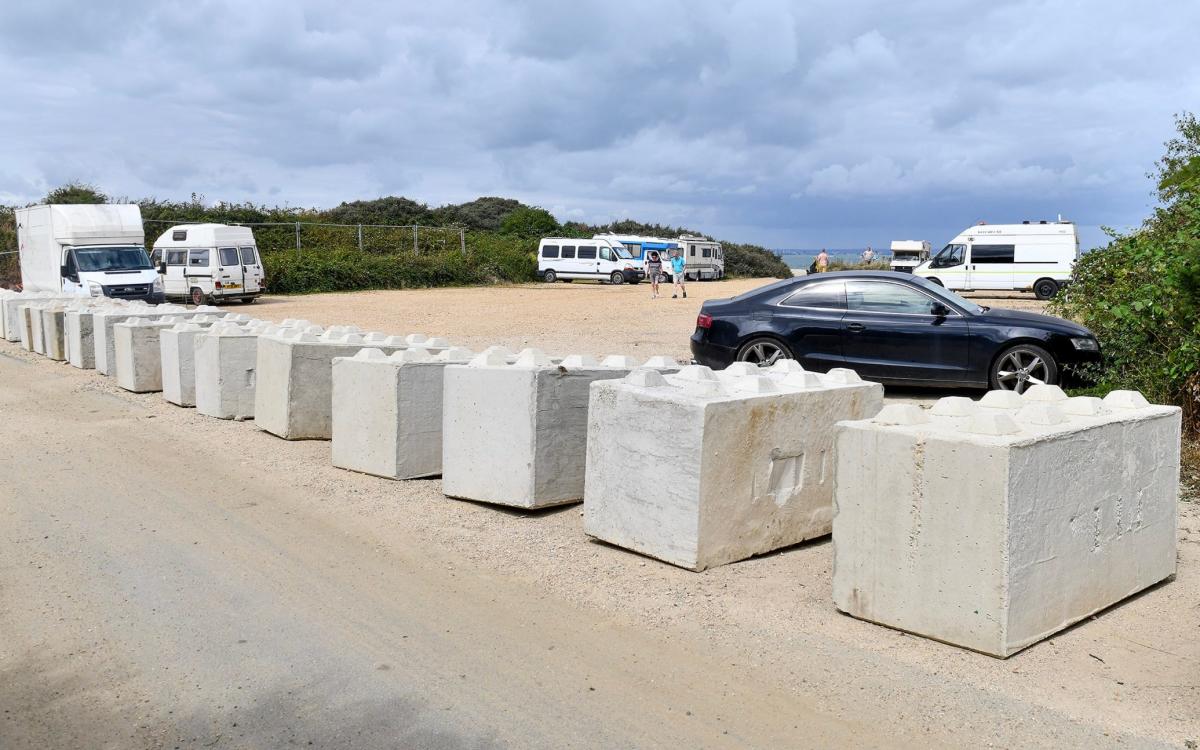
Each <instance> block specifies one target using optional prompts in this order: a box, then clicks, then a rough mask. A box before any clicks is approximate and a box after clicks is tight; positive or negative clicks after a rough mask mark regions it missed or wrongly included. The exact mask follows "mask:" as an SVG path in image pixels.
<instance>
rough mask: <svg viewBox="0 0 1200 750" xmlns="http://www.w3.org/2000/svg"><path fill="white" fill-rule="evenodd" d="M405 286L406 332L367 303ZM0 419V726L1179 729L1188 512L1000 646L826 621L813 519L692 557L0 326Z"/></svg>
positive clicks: (1194, 535) (1188, 678) (1192, 576)
mask: <svg viewBox="0 0 1200 750" xmlns="http://www.w3.org/2000/svg"><path fill="white" fill-rule="evenodd" d="M574 286H575V285H572V287H574ZM560 288H563V287H561V286H560ZM495 291H496V290H454V291H453V292H445V293H443V294H444V295H445V296H439V294H437V293H419V294H418V295H414V296H419V297H420V299H419V300H418V301H415V302H414V301H411V300H409V299H407V298H406V297H405V294H407V293H394V294H396V295H398V296H396V297H393V298H392V299H390V300H386V302H381V303H380V304H379V305H378V308H377V309H378V311H379V312H373V313H365V312H363V311H361V310H349V311H342V312H338V311H336V309H335V308H328V307H327V308H326V309H327V310H331V312H330V314H329V315H326V316H319V315H315V314H312V313H297V311H296V308H298V307H301V306H303V305H306V304H307V305H310V306H311V307H310V309H315V307H316V305H319V304H321V303H323V300H325V299H330V298H333V299H337V300H339V305H338V306H345V305H346V301H347V300H348V297H347V296H343V295H337V296H333V295H330V296H327V297H325V298H323V299H322V298H317V299H289V300H288V301H287V302H285V303H275V304H265V305H263V306H262V308H261V309H258V308H252V309H254V311H255V312H257V313H259V314H261V315H263V316H264V317H273V318H279V317H283V316H284V315H288V316H293V317H294V316H296V315H297V314H301V315H305V316H306V317H312V318H313V319H314V320H318V321H320V322H329V323H333V322H357V323H358V324H360V325H364V327H374V328H379V327H384V328H385V330H419V329H425V330H427V331H428V332H438V333H444V334H448V335H454V336H455V337H456V338H459V339H460V340H461V339H462V338H466V337H468V336H475V337H478V338H477V339H475V340H473V341H472V343H476V345H478V344H479V343H493V342H494V340H488V339H487V338H486V337H487V336H489V335H491V331H492V330H495V331H500V330H501V329H503V328H505V327H506V325H507V326H510V327H512V328H513V329H514V330H515V329H517V328H518V327H519V325H518V324H513V323H511V322H508V323H505V322H504V321H499V320H496V321H493V322H491V323H490V324H488V325H491V326H493V329H484V330H478V329H477V330H475V331H474V332H473V333H470V334H468V333H461V334H457V333H456V332H455V330H450V329H449V328H448V329H442V330H438V329H437V328H435V327H433V325H431V323H433V322H435V321H447V322H448V324H449V322H450V321H456V320H457V321H460V322H459V323H456V324H454V325H464V323H465V320H466V313H464V312H462V311H461V309H460V308H461V306H462V305H463V304H464V303H466V304H470V302H472V301H478V300H481V299H483V298H484V297H483V295H485V294H486V295H488V298H489V299H490V298H492V293H493V292H495ZM617 291H620V292H621V293H625V290H617ZM513 293H515V294H542V292H541V290H539V289H533V290H528V291H525V292H522V291H521V290H514V292H513ZM728 293H729V292H728V288H726V290H725V291H724V292H723V294H728ZM546 294H559V292H558V291H557V289H555V290H553V291H550V292H547V293H546ZM568 294H592V292H576V291H574V290H572V291H571V292H568ZM368 296H370V295H368ZM631 299H632V298H631ZM659 301H661V300H659ZM659 301H655V302H656V303H657V302H659ZM647 302H648V301H647ZM666 302H671V300H669V299H668V300H666ZM691 302H692V300H689V303H691ZM504 304H511V303H504ZM285 305H286V306H291V307H292V309H290V310H287V311H284V306H285ZM542 307H543V308H545V307H546V306H544V305H543V306H542ZM681 308H682V306H681ZM391 310H399V311H401V312H399V313H393V312H390V311H391ZM415 310H423V311H424V312H425V314H427V315H428V316H429V317H428V318H427V319H426V322H427V323H428V324H427V325H397V326H395V327H391V328H389V327H385V326H384V325H383V324H382V322H369V321H368V320H367V317H366V316H367V315H368V314H398V315H400V316H403V315H405V314H408V313H406V312H404V311H415ZM502 314H503V315H507V314H508V313H502ZM539 315H540V313H529V312H527V311H522V312H520V313H519V314H518V317H519V316H525V317H526V318H528V317H534V318H536V317H539ZM676 315H680V316H686V315H694V309H693V310H692V311H691V312H686V311H685V312H681V313H676ZM355 316H362V317H358V318H356V317H355ZM486 317H487V316H484V315H480V314H476V316H475V322H476V323H479V324H480V326H481V327H482V325H483V323H482V322H481V320H482V319H483V318H486ZM493 317H495V315H493ZM556 319H557V320H561V321H562V322H561V323H560V324H559V325H560V328H559V329H557V330H554V328H553V326H552V324H551V323H550V322H549V321H553V320H556ZM545 320H546V321H547V322H546V323H545V326H546V328H547V330H548V334H547V335H548V336H550V337H553V338H555V340H556V341H561V342H565V343H568V344H571V346H569V347H568V346H565V345H564V346H557V345H555V344H548V345H545V346H544V348H546V349H547V350H551V351H554V350H556V349H557V350H558V351H563V352H565V351H571V350H579V349H580V348H582V349H584V350H591V351H597V352H600V351H618V352H621V351H628V349H626V348H623V347H616V346H614V347H613V348H612V349H611V350H609V349H600V348H599V346H597V342H598V341H603V340H604V339H599V340H598V339H595V338H593V339H586V338H581V337H580V336H579V335H578V332H577V331H575V330H573V327H574V326H575V325H577V324H578V322H579V321H581V320H586V317H584V318H569V319H567V320H562V318H561V317H555V316H553V315H551V316H549V317H548V318H546V319H545ZM678 320H680V321H681V320H683V317H680V318H679V319H678ZM360 321H361V322H360ZM676 322H678V321H676ZM671 325H675V323H672V324H671ZM608 330H616V331H618V332H621V331H629V330H630V326H629V324H628V323H627V322H626V323H625V324H623V326H616V327H615V328H606V329H605V331H606V332H607V331H608ZM656 335H657V334H656ZM501 341H502V342H503V343H509V345H516V344H519V343H520V342H519V341H514V340H512V339H508V340H503V339H502V340H501ZM531 343H532V342H531ZM650 343H652V342H650ZM638 351H639V353H641V350H638ZM651 351H652V350H650V349H647V350H645V353H647V354H649V353H650V352H651ZM0 414H2V415H3V417H4V419H3V428H2V429H3V434H4V435H5V436H6V438H5V440H4V443H3V445H4V448H3V449H0V477H3V478H4V482H3V484H2V485H0V747H2V748H5V750H8V748H45V747H56V748H57V747H66V748H74V747H79V748H83V747H86V748H96V747H101V748H142V747H150V748H158V747H166V748H171V747H197V748H200V747H218V748H221V747H263V748H273V747H281V746H290V745H293V744H294V745H298V746H308V743H312V745H311V746H313V747H372V748H373V747H680V746H695V747H772V748H775V747H806V746H812V747H816V746H824V747H829V746H845V745H854V746H864V747H872V746H888V747H898V746H899V747H903V746H921V747H928V746H937V745H944V746H953V747H959V746H964V745H983V746H996V747H1013V746H1022V747H1068V746H1071V747H1083V746H1087V747H1109V746H1112V747H1118V746H1119V747H1180V746H1182V744H1183V743H1184V742H1185V741H1187V740H1194V739H1200V683H1198V682H1197V680H1198V676H1200V638H1198V637H1197V636H1200V630H1198V629H1197V628H1198V627H1200V624H1198V623H1200V575H1197V573H1198V572H1200V512H1198V509H1197V506H1196V505H1195V504H1191V503H1189V504H1185V505H1184V506H1183V512H1182V519H1181V530H1180V546H1179V550H1180V551H1179V563H1180V571H1179V576H1178V579H1177V580H1176V581H1174V582H1171V583H1169V584H1167V585H1163V586H1160V587H1157V588H1155V589H1153V590H1151V591H1149V592H1146V593H1145V594H1143V595H1141V596H1139V597H1135V598H1134V599H1132V600H1130V601H1128V602H1125V603H1123V604H1121V605H1120V606H1118V607H1116V608H1114V609H1113V610H1111V611H1109V612H1106V613H1103V614H1102V615H1101V616H1100V617H1098V618H1097V619H1095V620H1092V621H1088V622H1085V623H1082V624H1081V625H1079V626H1077V627H1075V628H1072V629H1070V630H1068V631H1067V632H1065V633H1061V634H1059V635H1058V636H1056V637H1054V638H1052V639H1050V640H1049V641H1047V642H1044V643H1041V644H1038V645H1036V646H1034V647H1032V648H1030V649H1028V650H1027V651H1025V652H1022V653H1021V654H1018V655H1017V656H1015V657H1013V658H1012V659H1009V660H1007V661H999V660H996V659H992V658H989V657H985V656H981V655H978V654H973V653H968V652H965V651H962V650H959V649H956V648H953V647H950V646H945V645H942V644H937V643H933V642H930V641H927V640H924V639H920V638H914V637H911V636H906V635H903V634H901V633H897V632H894V631H890V630H887V629H884V628H879V627H875V626H872V625H869V624H867V623H863V622H859V621H856V620H853V619H850V618H847V617H844V616H841V615H839V614H837V612H836V611H835V610H834V609H833V607H832V606H831V604H830V591H829V587H830V564H831V547H830V544H829V542H828V541H827V540H822V541H817V542H815V543H810V544H805V545H801V546H799V547H795V548H792V549H789V550H785V551H783V552H781V553H776V554H771V555H767V556H764V557H761V558H757V559H754V560H749V561H745V562H742V563H738V564H735V565H729V566H724V567H722V568H718V569H715V570H711V571H707V572H705V573H702V574H695V573H690V572H687V571H683V570H678V569H675V568H672V567H670V566H667V565H663V564H660V563H657V562H655V561H652V560H647V559H645V558H641V557H638V556H636V555H632V554H629V553H626V552H624V551H621V550H619V549H615V548H613V547H609V546H607V545H603V544H598V543H595V542H590V541H588V540H587V539H586V537H584V535H583V534H582V530H581V519H580V517H579V511H578V508H577V507H573V508H566V509H561V510H557V511H551V512H543V513H537V514H521V513H513V512H507V511H503V510H498V509H495V508H491V507H487V506H483V505H477V504H472V503H465V502H458V501H452V500H447V499H445V498H444V497H443V496H442V495H441V492H440V482H438V481H437V480H424V481H413V482H389V481H386V480H382V479H377V478H374V477H368V476H364V475H359V474H354V473H350V472H345V471H340V470H337V469H334V468H333V467H332V466H331V465H330V462H329V444H328V443H324V442H302V443H289V442H285V441H282V440H279V439H276V438H274V437H272V436H270V435H267V434H265V433H262V432H261V431H258V430H256V429H255V427H254V424H253V422H244V423H232V422H223V421H219V420H212V419H208V418H205V417H202V416H200V415H197V414H196V413H195V411H194V410H185V409H179V408H176V407H173V406H171V405H169V404H167V403H166V402H165V401H163V400H162V398H161V396H160V395H159V394H145V395H135V394H130V393H126V392H123V391H120V390H119V389H117V388H116V387H115V385H114V384H113V381H112V380H110V379H105V378H103V377H101V376H99V375H97V374H96V373H94V372H83V371H79V370H75V369H74V368H71V367H69V366H65V365H62V364H56V363H52V362H50V361H48V360H45V359H44V358H41V357H36V356H34V355H29V354H26V353H25V352H23V351H21V350H20V349H18V348H17V347H15V346H13V345H10V344H6V343H0Z"/></svg>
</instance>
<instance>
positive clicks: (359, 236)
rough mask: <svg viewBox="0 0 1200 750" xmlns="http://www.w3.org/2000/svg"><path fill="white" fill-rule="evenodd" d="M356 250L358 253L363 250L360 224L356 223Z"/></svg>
mask: <svg viewBox="0 0 1200 750" xmlns="http://www.w3.org/2000/svg"><path fill="white" fill-rule="evenodd" d="M358 251H359V252H360V253H361V252H362V251H363V248H362V224H359V225H358Z"/></svg>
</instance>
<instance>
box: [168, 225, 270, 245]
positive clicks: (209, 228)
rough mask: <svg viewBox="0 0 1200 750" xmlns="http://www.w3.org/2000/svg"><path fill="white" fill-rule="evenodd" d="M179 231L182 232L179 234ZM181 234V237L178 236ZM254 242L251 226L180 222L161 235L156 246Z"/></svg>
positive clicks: (244, 243) (243, 243)
mask: <svg viewBox="0 0 1200 750" xmlns="http://www.w3.org/2000/svg"><path fill="white" fill-rule="evenodd" d="M177 233H181V236H180V235H177ZM177 236H179V239H176V237H177ZM246 244H254V232H253V231H252V230H251V229H250V227H239V226H233V225H230V224H178V225H176V226H173V227H171V228H169V229H168V230H167V231H165V232H163V233H162V234H161V235H159V237H158V239H157V240H155V241H154V246H155V247H216V246H217V245H246Z"/></svg>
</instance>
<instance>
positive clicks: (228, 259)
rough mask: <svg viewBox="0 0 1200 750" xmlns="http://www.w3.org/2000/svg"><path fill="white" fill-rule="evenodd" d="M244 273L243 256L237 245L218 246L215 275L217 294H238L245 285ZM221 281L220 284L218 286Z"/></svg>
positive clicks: (214, 284)
mask: <svg viewBox="0 0 1200 750" xmlns="http://www.w3.org/2000/svg"><path fill="white" fill-rule="evenodd" d="M243 277H244V274H243V273H242V256H241V255H239V254H238V249H237V248H236V247H218V248H217V270H216V273H215V274H214V275H213V279H214V283H213V286H214V287H216V290H217V291H216V293H217V296H226V295H238V294H241V293H242V288H243V286H244V284H243V283H242V282H243ZM216 282H220V284H221V285H220V286H219V287H217V286H216Z"/></svg>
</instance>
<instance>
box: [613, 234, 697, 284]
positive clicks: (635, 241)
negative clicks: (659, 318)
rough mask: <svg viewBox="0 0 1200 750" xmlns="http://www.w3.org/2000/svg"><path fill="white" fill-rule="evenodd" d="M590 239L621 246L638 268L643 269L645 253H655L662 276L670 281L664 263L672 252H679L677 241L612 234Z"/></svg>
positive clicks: (669, 274) (665, 263) (666, 266)
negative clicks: (660, 266)
mask: <svg viewBox="0 0 1200 750" xmlns="http://www.w3.org/2000/svg"><path fill="white" fill-rule="evenodd" d="M592 237H593V239H603V240H608V241H609V242H616V243H619V244H621V245H623V246H624V247H625V250H627V251H628V252H629V257H631V258H633V260H634V262H635V263H636V264H637V267H638V268H643V269H644V268H645V264H646V254H647V253H649V252H652V251H654V252H657V253H658V254H659V256H660V257H661V258H662V260H663V275H664V276H666V277H667V280H668V281H670V280H671V269H670V268H669V266H668V264H667V262H666V261H667V257H668V256H670V254H671V251H672V250H679V241H678V240H668V239H663V238H662V237H643V236H640V235H635V234H613V233H604V234H595V235H592Z"/></svg>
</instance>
